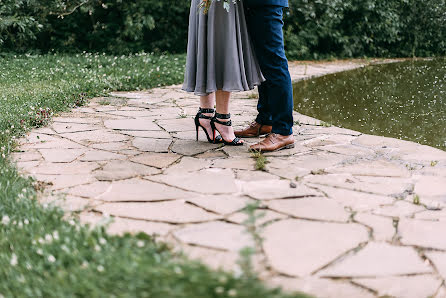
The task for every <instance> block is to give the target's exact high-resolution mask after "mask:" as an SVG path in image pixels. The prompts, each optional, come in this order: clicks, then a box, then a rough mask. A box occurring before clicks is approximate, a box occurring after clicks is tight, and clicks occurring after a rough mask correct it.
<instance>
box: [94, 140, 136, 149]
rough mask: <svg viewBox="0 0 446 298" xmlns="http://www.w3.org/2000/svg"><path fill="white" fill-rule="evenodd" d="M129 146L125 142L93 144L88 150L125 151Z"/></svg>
mask: <svg viewBox="0 0 446 298" xmlns="http://www.w3.org/2000/svg"><path fill="white" fill-rule="evenodd" d="M128 147H129V146H128V144H127V143H126V142H111V143H101V144H93V145H91V146H90V148H94V149H98V150H106V151H121V150H125V149H127V148H128Z"/></svg>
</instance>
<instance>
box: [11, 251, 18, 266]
mask: <svg viewBox="0 0 446 298" xmlns="http://www.w3.org/2000/svg"><path fill="white" fill-rule="evenodd" d="M9 263H10V264H11V266H17V264H18V263H19V260H18V258H17V255H16V254H12V256H11V261H10V262H9Z"/></svg>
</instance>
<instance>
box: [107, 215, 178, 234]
mask: <svg viewBox="0 0 446 298" xmlns="http://www.w3.org/2000/svg"><path fill="white" fill-rule="evenodd" d="M175 228H176V226H175V225H171V224H167V223H161V222H150V221H145V220H134V219H128V218H121V217H114V218H113V219H112V222H111V223H110V225H109V226H108V227H107V232H108V233H110V234H112V235H123V234H125V233H131V234H138V233H141V232H142V233H146V234H147V235H150V236H166V235H167V234H168V233H170V232H171V231H173V230H174V229H175Z"/></svg>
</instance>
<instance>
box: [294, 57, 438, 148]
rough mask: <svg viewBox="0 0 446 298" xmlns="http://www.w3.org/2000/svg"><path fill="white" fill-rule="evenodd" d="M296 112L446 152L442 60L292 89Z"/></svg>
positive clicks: (320, 80) (375, 69) (357, 72)
mask: <svg viewBox="0 0 446 298" xmlns="http://www.w3.org/2000/svg"><path fill="white" fill-rule="evenodd" d="M294 101H295V104H294V107H295V110H296V111H298V112H299V113H302V114H304V115H308V116H311V117H314V118H317V119H320V120H323V121H325V122H327V123H330V124H333V125H335V126H340V127H345V128H349V129H353V130H357V131H360V132H363V133H368V134H373V135H380V136H387V137H393V138H399V139H404V140H410V141H414V142H417V143H420V144H425V145H430V146H433V147H437V148H439V149H442V150H446V59H444V58H441V59H434V60H429V61H406V62H401V63H391V64H381V65H373V66H368V67H364V68H360V69H356V70H352V71H346V72H342V73H336V74H332V75H327V76H323V77H320V78H316V79H311V80H306V81H301V82H298V83H296V84H295V85H294Z"/></svg>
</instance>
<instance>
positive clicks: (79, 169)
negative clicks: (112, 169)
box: [30, 161, 100, 175]
mask: <svg viewBox="0 0 446 298" xmlns="http://www.w3.org/2000/svg"><path fill="white" fill-rule="evenodd" d="M99 167H100V166H99V165H98V163H96V162H81V161H74V162H71V163H50V162H43V163H41V164H39V166H37V167H35V168H33V169H31V170H30V172H31V173H33V174H34V173H35V174H42V175H80V174H89V173H91V172H93V171H94V170H96V169H98V168H99Z"/></svg>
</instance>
